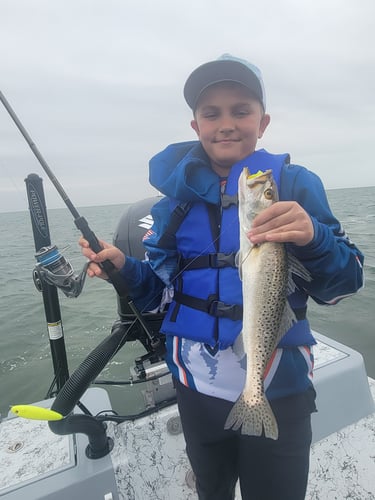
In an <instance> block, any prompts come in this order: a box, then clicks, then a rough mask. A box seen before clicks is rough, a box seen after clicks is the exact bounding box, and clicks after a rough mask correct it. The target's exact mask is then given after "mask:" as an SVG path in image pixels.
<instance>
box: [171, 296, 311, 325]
mask: <svg viewBox="0 0 375 500" xmlns="http://www.w3.org/2000/svg"><path fill="white" fill-rule="evenodd" d="M173 298H174V300H175V302H177V303H178V304H182V305H184V306H188V307H192V308H193V309H197V310H198V311H202V312H205V313H207V314H209V315H210V316H215V317H216V318H229V319H231V320H233V321H237V320H240V319H242V316H243V307H242V305H240V304H226V303H225V302H222V301H221V300H218V296H217V295H215V294H213V295H209V296H208V298H207V299H200V298H198V297H193V296H192V295H188V294H186V293H182V292H179V291H178V290H175V291H174V296H173ZM293 312H294V314H295V316H296V319H297V321H302V320H304V319H306V312H307V307H299V308H295V309H293Z"/></svg>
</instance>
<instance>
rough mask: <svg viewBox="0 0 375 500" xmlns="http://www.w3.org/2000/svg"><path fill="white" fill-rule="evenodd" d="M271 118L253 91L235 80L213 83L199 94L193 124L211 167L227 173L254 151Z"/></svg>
mask: <svg viewBox="0 0 375 500" xmlns="http://www.w3.org/2000/svg"><path fill="white" fill-rule="evenodd" d="M269 121H270V117H269V115H267V114H264V112H263V108H262V105H261V104H260V102H259V101H258V100H257V99H255V98H254V97H252V95H251V92H250V91H249V90H248V89H247V88H246V87H244V86H242V85H240V84H236V83H229V82H225V83H220V84H215V85H212V86H210V87H209V88H208V89H206V90H205V91H204V92H203V93H202V95H201V96H200V98H199V100H198V103H197V107H196V110H195V113H194V120H192V122H191V126H192V127H193V129H194V130H195V131H196V133H197V135H198V137H199V140H200V141H201V143H202V146H203V148H204V150H205V151H206V153H207V154H208V156H209V158H210V160H211V165H212V168H213V169H214V170H215V172H216V173H217V174H219V175H220V176H227V175H228V173H229V170H230V168H231V167H232V166H233V165H234V164H235V163H236V162H238V161H239V160H242V159H243V158H245V157H246V156H248V155H250V154H251V153H253V152H254V150H255V147H256V143H257V140H258V138H260V137H262V135H263V133H264V131H265V129H266V127H267V125H268V123H269Z"/></svg>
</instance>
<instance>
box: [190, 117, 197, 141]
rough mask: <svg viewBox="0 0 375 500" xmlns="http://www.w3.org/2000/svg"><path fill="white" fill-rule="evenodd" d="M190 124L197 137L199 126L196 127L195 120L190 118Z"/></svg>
mask: <svg viewBox="0 0 375 500" xmlns="http://www.w3.org/2000/svg"><path fill="white" fill-rule="evenodd" d="M190 126H191V128H192V129H193V130H194V131H195V133H196V134H197V136H198V137H199V127H198V123H197V120H191V122H190Z"/></svg>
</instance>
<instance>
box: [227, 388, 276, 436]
mask: <svg viewBox="0 0 375 500" xmlns="http://www.w3.org/2000/svg"><path fill="white" fill-rule="evenodd" d="M231 428H232V429H233V430H234V431H237V430H238V429H240V428H241V434H245V435H247V436H261V435H262V433H263V430H264V436H265V437H266V438H270V439H275V440H276V439H278V437H279V430H278V426H277V422H276V418H275V415H274V414H273V411H272V408H271V406H270V404H269V402H268V401H267V398H266V397H265V395H264V394H262V397H261V398H258V399H257V401H256V403H254V404H252V405H251V404H249V403H247V402H246V400H245V397H244V395H243V394H241V396H240V397H239V399H238V400H237V401H236V403H235V405H234V406H233V408H232V409H231V411H230V413H229V415H228V418H227V420H226V422H225V425H224V429H231Z"/></svg>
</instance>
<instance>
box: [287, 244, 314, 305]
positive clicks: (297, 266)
mask: <svg viewBox="0 0 375 500" xmlns="http://www.w3.org/2000/svg"><path fill="white" fill-rule="evenodd" d="M287 256H288V285H287V295H290V294H292V293H293V292H294V291H295V290H296V284H295V283H294V281H293V276H292V275H293V274H295V275H296V276H299V277H300V278H302V279H303V280H305V281H308V282H310V281H312V276H311V274H310V273H309V271H308V270H307V269H306V267H305V266H304V265H303V264H302V263H301V262H300V261H299V260H298V259H297V257H295V256H294V255H292V254H291V253H289V252H288V254H287Z"/></svg>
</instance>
